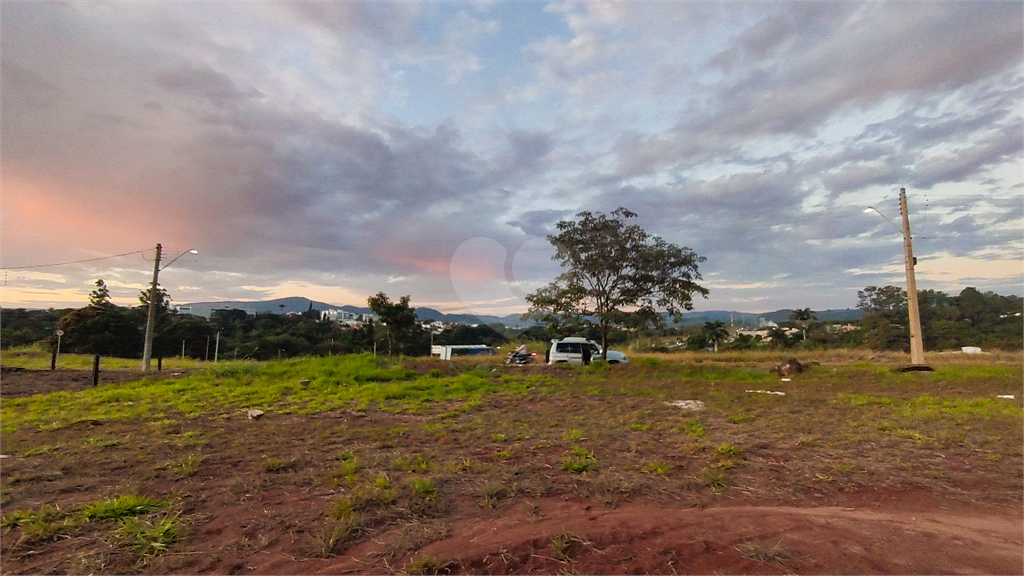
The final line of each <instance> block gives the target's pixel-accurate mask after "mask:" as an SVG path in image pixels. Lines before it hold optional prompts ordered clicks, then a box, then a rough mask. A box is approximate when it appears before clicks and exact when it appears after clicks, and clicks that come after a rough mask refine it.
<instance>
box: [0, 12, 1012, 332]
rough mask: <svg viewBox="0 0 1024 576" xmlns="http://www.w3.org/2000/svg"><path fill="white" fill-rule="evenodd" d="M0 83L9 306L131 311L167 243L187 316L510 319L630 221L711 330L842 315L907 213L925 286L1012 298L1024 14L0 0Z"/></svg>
mask: <svg viewBox="0 0 1024 576" xmlns="http://www.w3.org/2000/svg"><path fill="white" fill-rule="evenodd" d="M0 57H2V61H0V74H2V76H0V168H2V181H0V185H2V190H0V226H2V228H0V266H2V267H3V273H4V282H3V285H2V287H0V304H2V305H3V306H4V307H8V308H11V307H28V308H47V307H51V306H53V307H80V306H84V305H85V304H86V303H87V298H88V294H89V291H90V290H91V289H92V288H93V283H94V282H95V281H96V280H97V279H99V278H102V279H103V280H104V281H105V282H106V284H107V285H108V286H109V287H110V290H111V293H112V295H113V297H114V298H113V299H114V301H115V302H117V303H119V304H123V305H130V304H134V303H137V297H138V294H139V291H140V290H142V289H145V288H146V287H147V285H148V282H149V281H150V279H151V276H152V270H153V262H152V259H153V252H154V249H155V246H156V244H157V243H161V244H162V246H163V248H164V258H163V264H167V263H168V262H170V260H172V259H174V258H175V257H178V256H179V255H182V256H181V257H180V258H179V259H177V260H175V261H174V262H173V264H171V265H169V266H167V267H166V268H165V269H164V270H162V271H161V273H160V282H161V285H162V286H163V287H164V288H166V289H167V290H168V291H169V293H170V295H171V298H172V299H173V302H174V303H179V304H181V303H187V302H199V301H217V300H263V299H270V298H279V297H285V296H305V297H308V298H312V299H314V300H320V301H324V302H328V303H331V304H337V305H344V304H353V305H362V306H365V304H366V298H367V297H368V296H370V295H373V294H375V293H377V292H381V291H383V292H385V293H387V294H389V295H390V296H392V297H393V298H397V297H399V296H402V295H410V296H411V298H412V303H413V305H414V306H429V307H433V308H437V309H440V310H443V311H446V312H477V313H487V314H499V315H503V314H511V313H521V312H524V311H525V310H526V308H527V306H528V304H527V303H526V301H525V299H524V297H525V296H526V295H527V294H529V293H531V292H533V291H534V290H536V289H538V288H539V287H541V286H544V285H546V284H547V283H549V282H551V281H552V280H553V279H554V278H555V276H557V275H558V273H559V272H560V268H559V266H558V263H557V262H554V261H552V260H551V256H552V254H553V249H552V248H551V245H550V243H549V242H548V241H547V239H546V237H547V235H549V234H552V233H553V232H555V224H556V223H557V222H558V221H560V220H567V219H572V218H573V217H574V216H575V215H576V214H577V213H579V212H580V211H584V210H586V211H591V212H603V213H609V212H611V211H612V210H615V209H616V208H618V207H620V206H621V207H625V208H628V209H629V210H631V211H633V212H635V213H637V214H638V217H637V218H636V219H635V222H636V223H637V224H639V225H641V226H642V227H644V229H646V230H647V231H648V232H650V233H651V234H654V235H657V236H660V237H662V238H664V239H665V240H667V241H669V242H671V243H674V244H677V245H680V246H686V247H688V248H691V249H692V250H694V251H695V252H696V253H697V254H699V255H701V256H703V257H705V258H706V261H705V262H703V263H702V264H701V265H700V268H699V272H700V274H701V277H702V280H701V281H700V284H701V285H702V286H704V287H706V288H708V289H709V290H710V294H709V296H708V298H707V299H703V298H697V299H696V300H695V301H694V307H695V309H696V310H736V311H744V312H763V311H771V310H776V309H781V308H806V307H809V308H812V309H815V310H821V309H826V308H846V307H853V306H855V305H856V302H857V296H856V294H857V291H858V290H861V289H863V288H864V287H865V286H870V285H875V286H883V285H890V284H891V285H897V286H903V287H905V286H906V283H905V276H904V266H903V239H902V235H901V233H900V230H899V229H898V228H897V225H899V224H900V218H901V217H900V211H899V203H898V193H899V189H900V188H906V189H907V196H908V203H909V213H910V222H911V229H912V233H913V239H914V253H915V255H916V256H917V257H918V266H917V270H916V274H917V283H918V287H919V288H920V289H936V290H942V291H946V292H949V293H952V294H956V293H959V291H960V290H961V289H963V288H964V287H966V286H973V287H976V288H978V289H979V290H982V291H988V290H991V291H995V292H997V293H1000V294H1021V292H1022V282H1024V156H1022V148H1024V90H1022V88H1024V4H1021V3H1020V2H999V1H984V2H982V1H973V2H955V1H943V2H937V1H928V2H911V1H900V2H865V3H860V2H838V1H830V2H824V1H821V2H818V1H800V2H792V3H790V2H750V3H747V2H704V1H700V2H666V1H661V2H641V1H637V2H550V3H544V2H528V1H524V2H514V3H504V2H487V1H481V2H394V3H391V2H382V1H374V2H334V1H320V2H312V1H310V2H294V3H285V2H227V1H225V2H188V1H177V2H158V1H154V2H116V1H101V2H64V3H57V2H38V1H17V0H5V1H4V2H2V3H0ZM867 207H874V208H876V209H877V212H869V213H865V212H864V210H865V208H867ZM189 249H197V250H198V251H199V253H198V254H191V253H187V252H186V251H187V250H189ZM122 254H126V255H123V256H118V255H122ZM107 256H116V257H114V258H106V257H107ZM81 260H90V261H88V262H79V263H76V264H64V265H61V266H47V267H34V268H29V267H30V266H40V265H45V264H57V263H66V262H77V261H81Z"/></svg>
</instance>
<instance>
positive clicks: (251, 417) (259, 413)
mask: <svg viewBox="0 0 1024 576" xmlns="http://www.w3.org/2000/svg"><path fill="white" fill-rule="evenodd" d="M260 416H263V410H249V420H257V419H259V417H260Z"/></svg>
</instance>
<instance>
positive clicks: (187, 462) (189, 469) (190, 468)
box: [171, 454, 203, 477]
mask: <svg viewBox="0 0 1024 576" xmlns="http://www.w3.org/2000/svg"><path fill="white" fill-rule="evenodd" d="M202 461H203V457H202V456H201V455H199V454H189V455H188V456H186V457H184V458H182V459H181V460H179V461H178V462H175V463H174V464H173V465H171V468H172V469H173V470H174V471H175V472H177V473H178V474H181V475H182V476H186V477H192V476H195V475H196V473H197V472H199V464H201V463H202Z"/></svg>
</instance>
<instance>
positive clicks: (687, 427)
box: [676, 420, 707, 438]
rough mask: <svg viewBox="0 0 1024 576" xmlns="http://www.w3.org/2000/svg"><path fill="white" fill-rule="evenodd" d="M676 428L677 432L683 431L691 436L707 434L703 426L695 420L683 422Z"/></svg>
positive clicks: (698, 436)
mask: <svg viewBox="0 0 1024 576" xmlns="http://www.w3.org/2000/svg"><path fill="white" fill-rule="evenodd" d="M676 430H678V431H679V432H685V433H686V434H687V435H688V436H690V437H691V438H700V437H702V436H704V435H705V434H707V431H706V430H704V426H703V425H701V423H700V422H698V421H696V420H694V421H691V422H687V423H686V424H683V425H682V426H680V427H679V428H676Z"/></svg>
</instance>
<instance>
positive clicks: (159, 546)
mask: <svg viewBox="0 0 1024 576" xmlns="http://www.w3.org/2000/svg"><path fill="white" fill-rule="evenodd" d="M186 532H187V531H186V529H185V527H184V526H183V525H182V523H181V522H180V521H179V520H178V515H177V514H174V515H170V516H165V517H163V518H161V519H160V520H157V521H147V520H141V519H139V518H127V519H125V520H124V521H123V522H122V523H121V527H120V528H119V529H118V531H117V536H118V537H119V538H121V539H122V540H123V541H124V542H126V543H127V544H128V545H129V546H130V547H131V549H132V551H133V552H135V553H136V554H138V555H140V556H154V555H157V554H160V553H162V552H165V551H167V548H168V547H170V546H171V545H172V544H174V543H176V542H177V541H178V540H181V538H182V537H184V536H185V534H186Z"/></svg>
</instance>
